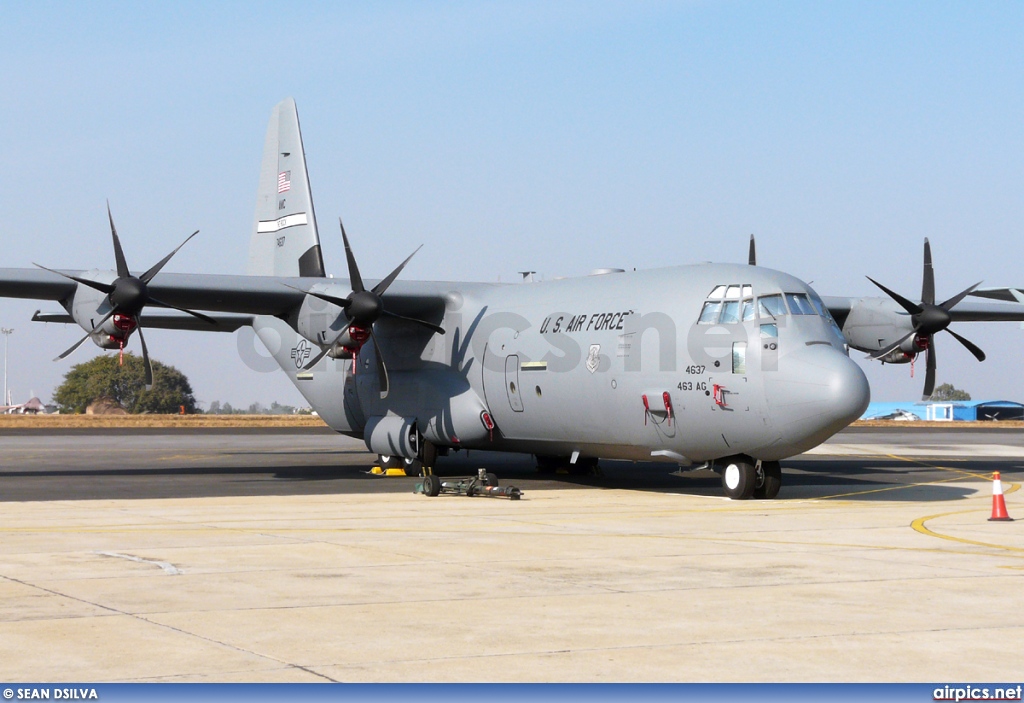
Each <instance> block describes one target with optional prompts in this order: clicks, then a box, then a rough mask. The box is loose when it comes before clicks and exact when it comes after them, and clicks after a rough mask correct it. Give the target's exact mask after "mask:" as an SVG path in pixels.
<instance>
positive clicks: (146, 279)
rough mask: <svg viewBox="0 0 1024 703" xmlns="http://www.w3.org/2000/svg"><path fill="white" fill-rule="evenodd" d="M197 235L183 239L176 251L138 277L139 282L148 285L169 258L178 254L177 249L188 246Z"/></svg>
mask: <svg viewBox="0 0 1024 703" xmlns="http://www.w3.org/2000/svg"><path fill="white" fill-rule="evenodd" d="M197 234H199V230H196V231H195V232H193V233H192V234H190V235H188V237H186V238H185V241H184V242H182V243H181V244H179V245H178V248H177V249H175V250H174V251H172V252H171V253H170V254H168V255H167V256H165V257H164V258H162V259H160V261H158V262H156V263H155V264H154V265H153V267H152V268H150V269H149V270H148V271H146V272H145V273H144V274H142V275H141V276H139V280H141V281H142V282H143V283H149V282H150V281H152V280H153V277H154V276H156V275H157V274H158V273H160V269H162V268H163V267H164V266H165V265H166V264H167V262H168V261H170V260H171V257H172V256H174V255H175V254H177V253H178V249H181V248H182V247H183V246H185V245H186V244H188V240H189V239H192V237H194V236H196V235H197Z"/></svg>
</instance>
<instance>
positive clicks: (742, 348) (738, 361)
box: [732, 342, 747, 373]
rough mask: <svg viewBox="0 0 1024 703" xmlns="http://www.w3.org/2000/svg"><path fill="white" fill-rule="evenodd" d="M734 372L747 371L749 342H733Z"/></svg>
mask: <svg viewBox="0 0 1024 703" xmlns="http://www.w3.org/2000/svg"><path fill="white" fill-rule="evenodd" d="M732 372H733V373H746V372H747V343H746V342H733V343H732Z"/></svg>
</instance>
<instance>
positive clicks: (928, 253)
mask: <svg viewBox="0 0 1024 703" xmlns="http://www.w3.org/2000/svg"><path fill="white" fill-rule="evenodd" d="M921 302H922V303H924V304H925V305H935V269H933V268H932V245H931V244H930V243H929V242H928V237H925V238H924V275H923V276H922V278H921Z"/></svg>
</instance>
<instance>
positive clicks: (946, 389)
mask: <svg viewBox="0 0 1024 703" xmlns="http://www.w3.org/2000/svg"><path fill="white" fill-rule="evenodd" d="M970 399H971V394H970V393H968V392H967V391H962V390H960V389H959V388H954V387H953V384H952V383H943V384H942V385H941V386H937V387H936V388H935V391H934V392H933V393H932V400H970Z"/></svg>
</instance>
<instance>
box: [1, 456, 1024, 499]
mask: <svg viewBox="0 0 1024 703" xmlns="http://www.w3.org/2000/svg"><path fill="white" fill-rule="evenodd" d="M311 455H315V456H317V457H319V463H317V464H311V463H309V461H308V460H309V456H311ZM218 456H220V457H225V456H231V457H232V459H233V462H232V463H234V461H238V460H241V459H243V458H244V457H246V456H250V457H254V458H253V460H252V461H248V462H246V463H245V464H244V465H241V466H239V465H234V466H232V465H228V466H216V465H209V464H208V463H207V464H206V465H203V464H202V463H195V464H187V465H183V464H178V465H174V466H166V465H160V466H138V465H136V466H135V467H126V466H124V464H121V465H118V466H111V467H109V468H107V467H102V468H100V467H95V466H88V467H81V468H64V469H52V470H50V469H41V470H17V469H15V470H8V469H4V470H2V471H0V501H11V500H29V501H37V500H96V499H110V498H127V499H146V498H188V497H214V496H241V495H287V494H331V493H353V494H358V493H405V492H411V491H412V490H413V488H414V487H415V485H416V483H417V482H418V481H419V479H416V478H412V477H396V478H392V477H388V478H383V477H379V476H374V475H372V474H370V473H369V471H370V468H371V467H372V459H371V457H370V456H369V455H367V454H366V453H365V452H361V451H351V450H338V451H331V452H328V453H327V454H326V456H325V453H324V452H322V451H319V452H312V451H305V450H297V451H281V452H276V451H275V452H260V453H259V456H260V457H263V459H264V460H263V461H259V460H256V459H255V456H254V455H253V453H250V452H225V453H222V454H219V455H218ZM332 457H333V458H334V459H336V462H335V460H333V459H331V458H332ZM289 458H291V461H289V460H288V459H289ZM325 458H326V459H327V460H328V461H329V463H325ZM267 459H269V460H267ZM478 467H487V468H488V469H489V470H491V471H493V472H495V473H496V474H497V475H498V476H499V479H500V481H501V483H502V485H515V486H517V487H519V488H521V489H522V490H523V491H525V492H526V493H527V495H528V494H529V492H530V491H538V490H552V489H567V488H571V489H580V490H587V489H590V490H594V489H621V490H632V491H649V492H656V493H666V494H681V495H695V496H697V495H699V496H709V497H716V498H717V497H720V496H721V482H720V479H719V477H718V475H717V474H715V473H713V472H711V471H708V470H704V471H695V472H693V474H692V475H684V476H676V475H673V474H672V473H671V470H672V468H673V467H672V466H671V465H667V464H658V463H640V464H634V463H632V462H626V461H603V462H601V471H602V474H603V475H601V476H573V475H567V474H555V475H542V474H538V473H537V471H536V466H535V463H534V461H533V458H532V457H530V456H526V455H511V456H510V455H494V456H493V457H492V456H491V455H490V454H489V453H484V452H473V453H472V455H471V456H469V457H466V456H465V455H456V456H453V457H447V458H445V459H443V460H442V461H441V462H439V465H438V467H437V469H436V471H435V473H436V474H437V475H438V476H440V477H441V478H446V477H454V476H468V475H472V474H474V473H475V472H476V469H477V468H478ZM956 468H957V469H958V470H961V471H966V472H970V474H973V475H974V477H972V476H971V475H968V474H956V473H950V471H949V470H948V469H940V468H936V467H932V466H926V465H922V464H920V463H911V462H901V461H899V460H893V459H884V460H865V459H861V458H857V459H831V458H818V457H813V458H812V457H806V458H799V459H794V460H791V461H789V462H783V488H782V492H781V493H780V495H779V499H780V500H787V499H790V500H794V499H796V500H814V499H832V500H856V501H865V502H884V501H910V502H922V503H929V502H942V501H955V500H962V499H965V498H969V497H975V496H977V495H978V493H979V491H983V492H987V491H988V490H989V488H988V485H986V482H985V481H984V480H983V479H982V477H983V476H987V475H990V474H991V472H992V471H995V470H999V471H1001V472H1003V477H1004V480H1009V481H1013V480H1017V481H1019V480H1022V479H1024V476H1022V475H1021V465H1020V462H1019V461H1012V460H1004V461H999V460H984V461H969V462H958V463H957V464H956ZM950 479H953V480H950ZM947 482H948V483H947ZM953 483H956V484H959V485H951V484H953ZM964 484H970V485H964Z"/></svg>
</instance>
